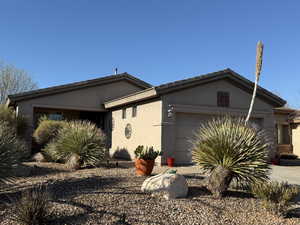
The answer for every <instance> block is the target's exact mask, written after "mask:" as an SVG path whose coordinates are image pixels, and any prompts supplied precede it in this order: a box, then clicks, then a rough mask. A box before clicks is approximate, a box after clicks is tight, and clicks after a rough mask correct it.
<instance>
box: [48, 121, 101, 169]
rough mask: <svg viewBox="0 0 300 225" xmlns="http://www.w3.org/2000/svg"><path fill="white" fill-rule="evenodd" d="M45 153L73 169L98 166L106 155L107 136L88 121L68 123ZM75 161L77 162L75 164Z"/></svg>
mask: <svg viewBox="0 0 300 225" xmlns="http://www.w3.org/2000/svg"><path fill="white" fill-rule="evenodd" d="M45 151H46V152H47V153H49V154H50V155H51V156H52V157H53V158H54V159H57V160H63V161H64V162H66V163H67V164H68V165H69V166H70V167H71V168H73V169H78V168H79V167H82V166H96V165H98V163H99V162H101V161H102V160H103V159H104V157H105V154H106V136H105V135H104V133H103V132H102V131H101V130H100V129H99V128H97V126H96V125H95V124H93V123H91V122H88V121H71V122H67V123H66V124H65V126H63V128H62V129H60V130H59V132H58V135H57V137H56V138H55V139H53V141H52V142H50V143H49V144H48V145H47V146H46V148H45ZM74 161H75V162H74Z"/></svg>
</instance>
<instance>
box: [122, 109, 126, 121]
mask: <svg viewBox="0 0 300 225" xmlns="http://www.w3.org/2000/svg"><path fill="white" fill-rule="evenodd" d="M122 119H126V108H124V109H122Z"/></svg>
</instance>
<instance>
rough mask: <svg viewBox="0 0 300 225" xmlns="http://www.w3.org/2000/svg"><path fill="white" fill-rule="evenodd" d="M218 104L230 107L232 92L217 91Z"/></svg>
mask: <svg viewBox="0 0 300 225" xmlns="http://www.w3.org/2000/svg"><path fill="white" fill-rule="evenodd" d="M217 106H218V107H224V108H228V107H230V93H229V92H228V91H218V92H217Z"/></svg>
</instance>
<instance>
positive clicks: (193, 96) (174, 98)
mask: <svg viewBox="0 0 300 225" xmlns="http://www.w3.org/2000/svg"><path fill="white" fill-rule="evenodd" d="M218 91H225V92H229V93H230V107H229V108H222V107H217V92H218ZM251 97H252V96H251V94H249V93H247V92H246V91H244V90H242V89H240V88H239V87H236V86H235V85H233V84H232V83H230V82H228V81H226V80H220V81H215V82H213V83H208V84H206V85H201V86H196V87H192V88H189V89H184V90H181V91H177V92H173V93H169V94H166V95H165V96H163V98H162V99H163V129H162V130H163V131H162V132H163V133H162V136H163V140H162V148H163V149H164V157H166V156H168V155H169V154H170V152H172V151H173V150H174V149H175V145H176V132H174V130H178V129H180V128H178V127H177V126H180V122H179V123H177V121H176V113H178V112H183V113H195V114H207V115H217V114H218V113H220V112H221V113H222V112H225V110H226V112H227V113H233V112H234V113H235V114H236V115H246V114H247V112H248V108H249V105H250V101H251ZM169 104H170V105H174V110H175V109H176V106H178V107H177V112H176V110H175V112H174V116H173V117H172V118H168V117H167V111H168V108H169V107H168V105H169ZM252 116H253V117H255V118H259V119H262V121H263V124H262V126H263V127H264V129H265V130H266V131H267V132H268V136H269V138H270V142H271V147H270V157H273V156H274V155H275V149H276V146H275V143H274V141H275V140H274V132H275V118H274V115H273V106H272V105H270V104H268V103H266V102H265V101H263V100H261V99H259V98H256V99H255V104H254V110H253V114H252ZM164 160H165V159H163V161H164Z"/></svg>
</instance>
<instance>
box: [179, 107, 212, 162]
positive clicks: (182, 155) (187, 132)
mask: <svg viewBox="0 0 300 225" xmlns="http://www.w3.org/2000/svg"><path fill="white" fill-rule="evenodd" d="M211 118H213V116H212V115H206V114H191V113H177V114H176V139H175V149H174V150H175V155H174V156H175V162H176V163H178V164H189V163H191V162H192V154H191V146H192V144H191V142H190V141H191V140H192V138H193V136H194V133H195V132H196V131H197V130H198V129H199V126H200V124H201V123H203V122H205V121H207V120H209V119H211Z"/></svg>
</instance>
